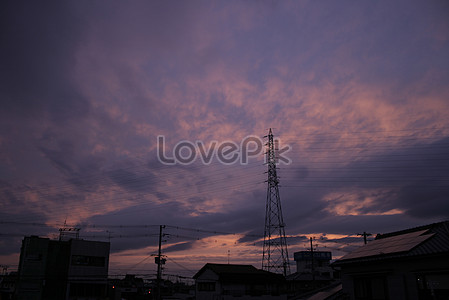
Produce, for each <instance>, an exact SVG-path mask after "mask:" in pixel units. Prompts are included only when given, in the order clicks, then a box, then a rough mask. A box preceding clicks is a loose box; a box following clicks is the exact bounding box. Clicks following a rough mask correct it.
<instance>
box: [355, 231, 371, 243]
mask: <svg viewBox="0 0 449 300" xmlns="http://www.w3.org/2000/svg"><path fill="white" fill-rule="evenodd" d="M357 235H360V236H363V241H364V242H365V245H366V237H367V236H370V235H371V233H366V231H364V232H363V233H357Z"/></svg>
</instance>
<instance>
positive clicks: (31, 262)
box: [16, 236, 110, 300]
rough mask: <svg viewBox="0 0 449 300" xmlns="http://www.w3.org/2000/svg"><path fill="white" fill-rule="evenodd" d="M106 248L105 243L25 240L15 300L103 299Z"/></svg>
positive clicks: (72, 240)
mask: <svg viewBox="0 0 449 300" xmlns="http://www.w3.org/2000/svg"><path fill="white" fill-rule="evenodd" d="M109 247H110V244H109V243H107V242H97V241H85V240H80V239H70V240H68V241H64V240H50V239H49V238H41V237H38V236H30V237H25V238H24V239H23V241H22V248H21V251H20V260H19V270H18V282H17V288H16V296H17V297H16V298H17V299H26V300H40V299H46V300H47V299H48V300H51V299H57V300H61V299H70V300H72V299H92V298H94V299H97V298H100V297H106V293H107V277H108V265H109Z"/></svg>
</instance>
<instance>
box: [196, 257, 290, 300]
mask: <svg viewBox="0 0 449 300" xmlns="http://www.w3.org/2000/svg"><path fill="white" fill-rule="evenodd" d="M193 278H194V279H195V292H196V299H197V300H219V299H222V300H226V299H234V298H238V299H240V300H245V299H254V300H255V299H268V298H269V299H279V300H281V299H282V300H284V299H287V295H286V294H285V292H284V288H285V279H284V276H282V275H280V274H275V273H271V272H268V271H263V270H260V269H257V268H255V267H254V266H251V265H235V264H210V263H208V264H206V265H204V266H203V267H202V268H201V270H199V271H198V273H196V274H195V275H194V277H193Z"/></svg>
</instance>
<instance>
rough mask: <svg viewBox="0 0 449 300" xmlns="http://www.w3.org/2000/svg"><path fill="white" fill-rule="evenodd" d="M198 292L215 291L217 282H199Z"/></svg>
mask: <svg viewBox="0 0 449 300" xmlns="http://www.w3.org/2000/svg"><path fill="white" fill-rule="evenodd" d="M198 291H201V292H213V291H215V282H198Z"/></svg>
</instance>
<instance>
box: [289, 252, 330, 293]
mask: <svg viewBox="0 0 449 300" xmlns="http://www.w3.org/2000/svg"><path fill="white" fill-rule="evenodd" d="M312 253H313V256H312ZM293 255H294V259H295V261H296V272H295V273H293V274H290V275H289V276H287V281H288V283H289V289H290V291H291V292H292V293H293V294H295V295H301V294H303V293H306V292H309V291H311V290H316V289H319V288H323V287H326V286H329V285H331V284H332V283H333V282H334V276H333V273H334V272H333V269H332V268H331V266H330V261H331V259H332V253H331V252H329V251H313V252H312V251H299V252H295V253H294V254H293Z"/></svg>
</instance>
